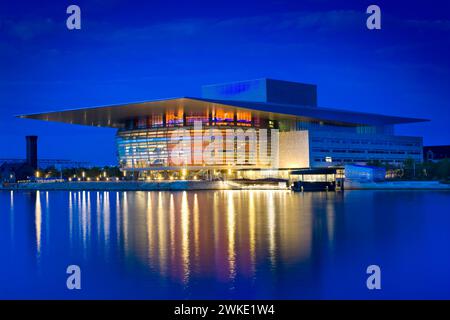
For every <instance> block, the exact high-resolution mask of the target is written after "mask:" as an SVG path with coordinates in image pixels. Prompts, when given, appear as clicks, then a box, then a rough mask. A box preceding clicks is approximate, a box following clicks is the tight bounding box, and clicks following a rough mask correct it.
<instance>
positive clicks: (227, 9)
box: [0, 0, 450, 164]
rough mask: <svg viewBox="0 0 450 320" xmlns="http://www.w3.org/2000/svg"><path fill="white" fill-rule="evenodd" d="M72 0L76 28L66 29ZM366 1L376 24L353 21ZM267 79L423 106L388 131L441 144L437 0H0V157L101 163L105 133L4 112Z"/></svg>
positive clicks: (341, 101)
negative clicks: (31, 145) (29, 142)
mask: <svg viewBox="0 0 450 320" xmlns="http://www.w3.org/2000/svg"><path fill="white" fill-rule="evenodd" d="M70 4H77V5H79V6H80V7H81V17H82V29H81V30H75V31H69V30H68V29H67V28H66V18H67V16H68V15H67V14H66V8H67V6H68V5H70ZM370 4H378V5H379V6H380V7H381V10H382V30H378V31H369V30H368V29H367V28H366V17H367V15H366V13H365V11H366V8H367V6H368V5H370ZM261 77H269V78H276V79H285V80H292V81H300V82H309V83H315V84H317V85H318V93H319V105H320V106H326V107H336V108H345V109H349V110H357V111H367V112H378V113H384V114H391V115H400V116H412V117H419V118H428V119H430V120H431V122H429V123H421V124H412V125H402V126H399V127H398V129H397V133H398V134H407V135H421V136H423V137H424V142H425V144H426V145H430V144H450V136H449V131H450V130H449V119H450V111H449V110H450V4H448V1H433V0H430V1H392V0H371V1H363V0H360V1H337V0H333V1H332V0H329V1H327V0H267V1H266V0H259V1H249V0H239V1H235V0H227V1H222V0H211V1H195V0H189V1H186V0H180V1H167V0H165V1H159V0H158V1H156V0H148V1H119V0H111V1H107V0H90V1H81V0H71V1H65V0H58V1H45V0H40V1H20V0H16V1H6V0H0V108H1V113H0V158H16V157H23V156H24V145H25V139H24V136H25V135H27V134H37V135H39V156H40V157H41V158H62V159H72V160H87V161H91V162H93V163H99V164H109V163H115V161H116V154H115V146H114V134H115V131H114V130H111V129H103V128H91V127H83V126H72V125H67V124H58V123H48V122H40V121H35V120H24V119H16V118H14V115H16V114H21V113H35V112H41V111H50V110H61V109H67V108H79V107H89V106H97V105H107V104H116V103H121V102H130V101H139V100H149V99H155V98H167V97H174V96H199V95H200V86H201V85H202V84H211V83H216V82H226V81H233V80H246V79H252V78H261Z"/></svg>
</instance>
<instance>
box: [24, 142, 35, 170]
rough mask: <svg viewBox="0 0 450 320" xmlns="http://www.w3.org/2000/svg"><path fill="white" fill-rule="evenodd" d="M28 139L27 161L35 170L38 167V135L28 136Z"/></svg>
mask: <svg viewBox="0 0 450 320" xmlns="http://www.w3.org/2000/svg"><path fill="white" fill-rule="evenodd" d="M25 138H26V140H27V163H28V164H29V165H30V166H31V167H33V168H34V169H35V170H37V168H38V157H37V138H38V137H37V136H26V137H25Z"/></svg>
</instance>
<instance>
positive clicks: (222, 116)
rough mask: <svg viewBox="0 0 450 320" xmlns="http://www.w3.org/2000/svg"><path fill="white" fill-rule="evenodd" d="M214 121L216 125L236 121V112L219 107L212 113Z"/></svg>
mask: <svg viewBox="0 0 450 320" xmlns="http://www.w3.org/2000/svg"><path fill="white" fill-rule="evenodd" d="M212 119H213V122H214V123H215V124H216V125H219V126H221V125H225V126H226V125H229V124H233V123H234V114H233V112H231V111H224V110H223V109H217V110H214V111H213V114H212Z"/></svg>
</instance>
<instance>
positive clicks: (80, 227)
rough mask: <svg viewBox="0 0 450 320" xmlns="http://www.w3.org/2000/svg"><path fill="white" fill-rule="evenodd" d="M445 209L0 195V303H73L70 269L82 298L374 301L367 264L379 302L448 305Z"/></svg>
mask: <svg viewBox="0 0 450 320" xmlns="http://www.w3.org/2000/svg"><path fill="white" fill-rule="evenodd" d="M449 204H450V193H448V192H447V193H445V192H419V191H417V192H413V191H410V192H408V191H405V192H402V191H395V192H392V191H373V192H372V191H350V192H347V191H346V192H344V193H340V192H338V193H334V192H330V193H292V192H284V191H251V190H248V191H191V192H168V191H165V192H104V191H98V192H97V191H94V192H88V191H84V192H83V191H72V192H64V191H60V192H57V191H55V192H17V191H14V192H9V191H8V192H0V209H1V210H0V212H3V213H4V214H0V261H1V262H2V263H1V264H0V298H11V297H12V296H11V295H13V296H14V294H15V296H14V297H17V298H38V299H40V298H43V297H52V298H57V299H58V298H72V297H73V296H70V294H71V293H69V292H68V291H67V290H66V289H65V286H64V284H65V282H66V277H65V276H66V274H65V272H64V271H65V270H66V267H67V265H69V264H78V265H80V266H82V269H83V270H84V274H85V277H86V278H85V279H86V282H85V283H86V284H88V286H89V288H88V287H87V286H86V287H85V288H88V289H86V290H82V291H83V293H82V294H83V298H100V299H101V298H111V297H113V298H144V299H146V298H149V299H152V298H156V299H165V298H170V299H186V298H198V299H203V298H220V299H234V298H242V299H249V298H250V299H252V298H254V299H270V298H285V299H286V298H287V299H293V298H326V299H333V298H373V296H372V295H371V294H373V292H368V290H367V289H366V287H365V278H364V277H365V275H366V274H365V268H366V267H367V264H368V263H371V264H372V263H380V265H384V266H386V267H388V268H389V272H386V273H385V275H384V276H383V277H384V278H383V279H384V280H383V281H385V283H386V284H387V285H386V287H385V288H388V289H384V290H382V291H383V292H381V293H380V294H381V295H382V296H380V297H382V298H387V299H390V298H414V299H421V298H424V297H433V298H437V299H441V298H448V297H449V296H450V291H449V289H448V288H450V276H449V274H448V270H449V269H450V259H449V258H448V255H446V254H445V253H446V252H447V251H448V250H447V247H448V243H450V234H449V233H448V226H449V225H450V218H449V216H448V214H447V211H448V210H447V208H448V206H449ZM411 265H414V266H417V267H415V268H410V266H411ZM405 270H407V271H408V274H407V276H406V277H405V276H404V272H405ZM424 270H433V272H432V273H429V272H424ZM411 278H414V279H416V280H417V281H414V284H413V285H414V287H411V281H410V279H411ZM361 279H362V280H361ZM416 286H417V288H416ZM43 290H45V292H46V293H45V295H44V294H43Z"/></svg>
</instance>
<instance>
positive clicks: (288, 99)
mask: <svg viewBox="0 0 450 320" xmlns="http://www.w3.org/2000/svg"><path fill="white" fill-rule="evenodd" d="M202 98H205V99H214V100H227V101H249V102H265V103H279V104H291V105H300V106H310V107H317V86H316V85H313V84H305V83H300V82H291V81H284V80H274V79H266V78H264V79H256V80H247V81H238V82H230V83H223V84H213V85H206V86H203V87H202Z"/></svg>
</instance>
